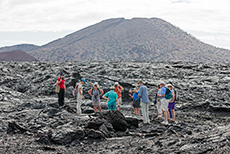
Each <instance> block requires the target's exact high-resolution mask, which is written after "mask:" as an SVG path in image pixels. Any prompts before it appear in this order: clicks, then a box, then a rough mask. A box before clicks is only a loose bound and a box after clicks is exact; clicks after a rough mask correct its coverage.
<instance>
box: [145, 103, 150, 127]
mask: <svg viewBox="0 0 230 154" xmlns="http://www.w3.org/2000/svg"><path fill="white" fill-rule="evenodd" d="M146 118H147V123H150V119H149V103H146Z"/></svg>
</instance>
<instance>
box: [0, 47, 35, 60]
mask: <svg viewBox="0 0 230 154" xmlns="http://www.w3.org/2000/svg"><path fill="white" fill-rule="evenodd" d="M0 61H21V62H32V61H38V60H37V59H36V58H34V57H32V56H31V55H29V54H27V53H25V52H24V51H21V50H14V51H9V52H3V53H0Z"/></svg>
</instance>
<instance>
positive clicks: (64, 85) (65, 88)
mask: <svg viewBox="0 0 230 154" xmlns="http://www.w3.org/2000/svg"><path fill="white" fill-rule="evenodd" d="M64 88H65V93H66V86H65V84H64Z"/></svg>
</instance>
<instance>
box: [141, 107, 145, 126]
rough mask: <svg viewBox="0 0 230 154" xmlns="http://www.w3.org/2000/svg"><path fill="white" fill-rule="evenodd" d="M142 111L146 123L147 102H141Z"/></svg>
mask: <svg viewBox="0 0 230 154" xmlns="http://www.w3.org/2000/svg"><path fill="white" fill-rule="evenodd" d="M141 111H142V117H143V122H144V123H146V116H145V114H146V112H145V103H141Z"/></svg>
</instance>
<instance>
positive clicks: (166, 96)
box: [165, 88, 173, 99]
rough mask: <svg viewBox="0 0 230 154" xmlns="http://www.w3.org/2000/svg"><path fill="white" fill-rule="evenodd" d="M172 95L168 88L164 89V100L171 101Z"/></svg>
mask: <svg viewBox="0 0 230 154" xmlns="http://www.w3.org/2000/svg"><path fill="white" fill-rule="evenodd" d="M172 97H173V95H172V92H171V90H169V88H166V92H165V98H166V99H172Z"/></svg>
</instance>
